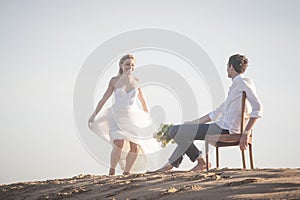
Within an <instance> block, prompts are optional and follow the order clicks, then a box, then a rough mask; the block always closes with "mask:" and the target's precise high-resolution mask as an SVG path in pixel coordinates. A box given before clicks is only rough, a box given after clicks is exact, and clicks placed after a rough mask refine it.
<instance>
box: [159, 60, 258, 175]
mask: <svg viewBox="0 0 300 200" xmlns="http://www.w3.org/2000/svg"><path fill="white" fill-rule="evenodd" d="M247 67H248V59H247V58H246V57H245V56H243V55H240V54H236V55H233V56H231V57H230V58H229V61H228V64H227V73H228V77H229V78H231V79H232V85H231V87H230V88H229V92H228V96H227V98H226V100H225V102H224V103H222V104H221V105H220V106H219V107H218V108H217V109H216V110H214V111H212V112H210V113H208V114H207V115H205V116H203V117H200V118H199V119H195V120H193V121H190V122H185V123H184V124H182V125H176V126H173V127H172V128H171V129H170V131H169V135H170V136H171V137H172V138H173V139H174V141H175V142H176V143H177V147H176V149H175V150H174V152H173V153H172V155H171V157H170V158H169V162H168V163H167V164H166V165H165V166H163V167H162V168H161V169H159V171H166V170H171V169H172V168H173V167H179V165H180V164H181V162H182V159H183V155H184V154H186V155H187V156H188V157H189V158H190V160H191V161H192V162H195V161H197V165H196V166H195V167H194V168H193V169H191V170H192V171H201V170H204V169H205V166H206V161H205V159H204V156H205V155H203V154H202V152H201V151H199V150H198V149H197V147H196V146H195V145H194V144H193V141H194V140H205V135H206V134H229V133H240V117H241V98H242V91H245V92H246V95H247V100H248V102H247V104H246V112H249V111H250V109H251V108H252V111H251V113H250V119H248V120H246V124H247V125H246V127H245V130H244V132H243V134H242V136H241V139H240V144H239V146H240V149H241V150H246V149H247V145H248V141H249V138H250V135H251V130H252V128H253V126H254V124H255V122H256V120H257V119H258V118H260V117H261V116H262V104H261V102H260V100H259V98H258V96H257V94H256V89H255V86H254V84H253V82H252V81H251V80H250V79H248V78H244V77H243V73H244V72H245V71H246V69H247ZM249 104H250V105H249ZM208 122H212V123H209V124H208ZM209 165H210V163H209Z"/></svg>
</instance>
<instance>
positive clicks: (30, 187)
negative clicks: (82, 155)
mask: <svg viewBox="0 0 300 200" xmlns="http://www.w3.org/2000/svg"><path fill="white" fill-rule="evenodd" d="M0 199H1V200H2V199H5V200H8V199H116V200H118V199H172V200H174V199H300V169H254V170H241V169H218V170H217V169H214V170H210V171H209V172H203V173H200V172H187V171H170V172H164V173H162V172H159V173H158V172H156V173H154V172H151V173H145V174H132V175H127V176H122V175H119V176H105V175H102V176H99V175H89V174H88V175H78V176H75V177H72V178H65V179H54V180H47V181H35V182H20V183H13V184H9V185H0Z"/></svg>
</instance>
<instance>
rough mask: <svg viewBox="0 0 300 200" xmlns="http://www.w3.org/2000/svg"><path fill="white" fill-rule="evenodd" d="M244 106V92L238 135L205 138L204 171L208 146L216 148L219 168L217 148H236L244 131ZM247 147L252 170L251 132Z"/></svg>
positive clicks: (243, 154)
mask: <svg viewBox="0 0 300 200" xmlns="http://www.w3.org/2000/svg"><path fill="white" fill-rule="evenodd" d="M245 104H246V92H245V91H243V94H242V110H241V111H242V114H241V129H240V133H238V134H221V135H219V134H218V135H206V138H205V153H206V170H208V163H209V159H208V145H209V144H210V145H212V146H214V147H216V165H217V168H219V147H227V146H238V145H239V143H240V138H241V136H242V134H243V131H244V121H245ZM248 145H249V156H250V165H251V169H253V157H252V132H251V137H250V140H249V142H248ZM241 152H242V160H243V168H244V169H245V168H246V162H245V153H244V151H241Z"/></svg>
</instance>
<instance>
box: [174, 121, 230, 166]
mask: <svg viewBox="0 0 300 200" xmlns="http://www.w3.org/2000/svg"><path fill="white" fill-rule="evenodd" d="M206 134H214V135H215V134H229V131H228V130H225V129H222V128H220V127H219V126H218V125H217V124H215V123H212V124H182V125H175V126H173V127H171V128H170V130H169V135H170V137H171V138H173V139H174V141H175V142H176V143H177V147H176V149H175V150H174V152H173V153H172V155H171V156H170V158H169V163H170V164H171V165H172V166H174V167H179V165H180V164H181V162H182V159H183V155H184V154H186V155H187V156H188V157H189V158H190V160H191V161H192V162H194V161H195V160H196V159H197V158H199V157H200V156H203V155H202V152H201V151H199V150H198V148H197V147H196V146H195V145H194V143H193V142H194V140H205V136H206Z"/></svg>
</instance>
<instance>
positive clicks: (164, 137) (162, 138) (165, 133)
mask: <svg viewBox="0 0 300 200" xmlns="http://www.w3.org/2000/svg"><path fill="white" fill-rule="evenodd" d="M172 126H173V124H161V126H160V128H159V129H158V132H156V133H154V134H153V137H154V138H155V139H156V140H157V142H161V146H162V147H166V146H167V144H168V143H169V142H171V143H172V144H174V143H175V142H174V140H173V139H172V138H171V137H170V136H169V129H170V128H171V127H172Z"/></svg>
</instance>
